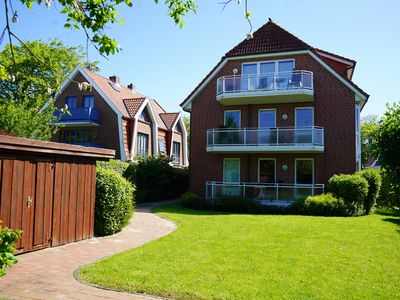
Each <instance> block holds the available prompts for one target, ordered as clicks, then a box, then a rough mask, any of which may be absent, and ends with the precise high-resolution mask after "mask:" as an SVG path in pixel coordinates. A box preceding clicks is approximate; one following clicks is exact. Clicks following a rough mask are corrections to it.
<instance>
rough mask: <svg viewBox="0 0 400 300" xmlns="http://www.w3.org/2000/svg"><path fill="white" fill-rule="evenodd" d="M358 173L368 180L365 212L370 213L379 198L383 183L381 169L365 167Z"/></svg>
mask: <svg viewBox="0 0 400 300" xmlns="http://www.w3.org/2000/svg"><path fill="white" fill-rule="evenodd" d="M356 174H358V175H360V176H361V177H362V178H364V179H365V180H366V181H367V182H368V194H367V196H366V197H365V199H364V212H365V214H367V215H368V214H369V213H370V211H371V209H372V207H373V206H374V205H375V204H376V199H377V198H378V194H379V190H380V188H381V184H382V179H381V174H380V172H379V170H375V169H365V170H362V171H359V172H357V173H356Z"/></svg>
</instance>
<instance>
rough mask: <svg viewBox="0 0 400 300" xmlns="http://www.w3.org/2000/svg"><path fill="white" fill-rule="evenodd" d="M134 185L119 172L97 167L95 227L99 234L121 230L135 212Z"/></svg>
mask: <svg viewBox="0 0 400 300" xmlns="http://www.w3.org/2000/svg"><path fill="white" fill-rule="evenodd" d="M133 192H134V187H133V186H132V185H131V183H129V182H128V181H127V180H126V179H124V178H123V177H122V176H121V175H119V174H118V173H116V172H114V171H111V170H107V169H103V168H97V171H96V203H95V222H94V229H95V233H96V234H98V235H109V234H113V233H116V232H118V231H120V230H121V229H122V228H123V227H124V226H125V225H126V224H128V221H129V218H130V217H131V215H132V212H133V204H134V198H133Z"/></svg>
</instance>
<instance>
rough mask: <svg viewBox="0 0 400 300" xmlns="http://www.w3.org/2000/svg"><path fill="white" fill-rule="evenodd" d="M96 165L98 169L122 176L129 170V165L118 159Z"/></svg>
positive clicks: (99, 162)
mask: <svg viewBox="0 0 400 300" xmlns="http://www.w3.org/2000/svg"><path fill="white" fill-rule="evenodd" d="M96 165H97V167H100V168H103V169H107V170H112V171H115V172H117V173H118V174H120V175H122V174H124V172H125V170H126V169H127V168H128V166H129V163H127V162H125V161H122V160H118V159H110V160H109V161H98V162H97V163H96Z"/></svg>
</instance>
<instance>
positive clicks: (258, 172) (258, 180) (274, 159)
mask: <svg viewBox="0 0 400 300" xmlns="http://www.w3.org/2000/svg"><path fill="white" fill-rule="evenodd" d="M262 160H273V161H274V177H275V183H277V180H276V158H259V159H258V170H257V182H258V183H260V162H261V161H262Z"/></svg>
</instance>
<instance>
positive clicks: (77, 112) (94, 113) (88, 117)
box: [53, 107, 100, 124]
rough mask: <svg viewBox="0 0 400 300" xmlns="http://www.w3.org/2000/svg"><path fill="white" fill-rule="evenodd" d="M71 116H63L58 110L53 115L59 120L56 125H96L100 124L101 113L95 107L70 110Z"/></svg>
mask: <svg viewBox="0 0 400 300" xmlns="http://www.w3.org/2000/svg"><path fill="white" fill-rule="evenodd" d="M69 112H70V115H69V114H62V113H61V112H60V111H58V110H56V111H54V113H53V116H54V117H57V118H59V120H58V121H56V122H55V123H56V124H57V123H63V124H65V123H77V122H79V123H82V122H88V123H96V124H98V123H99V122H100V112H99V111H98V110H97V109H95V108H93V107H77V108H70V109H69Z"/></svg>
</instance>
